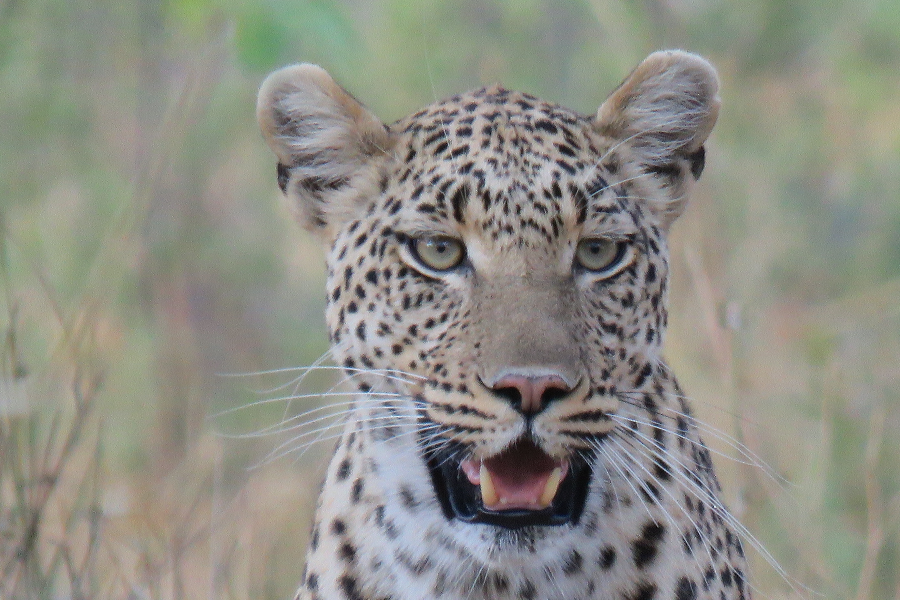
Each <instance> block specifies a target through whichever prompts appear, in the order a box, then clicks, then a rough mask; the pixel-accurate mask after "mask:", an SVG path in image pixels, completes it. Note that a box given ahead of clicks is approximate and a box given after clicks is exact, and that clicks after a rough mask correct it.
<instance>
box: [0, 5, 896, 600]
mask: <svg viewBox="0 0 900 600" xmlns="http://www.w3.org/2000/svg"><path fill="white" fill-rule="evenodd" d="M666 47H680V48H685V49H688V50H692V51H695V52H698V53H701V54H703V55H705V56H707V57H708V58H710V59H711V60H712V61H713V62H714V63H715V64H716V65H717V66H718V67H719V69H720V73H721V76H722V81H723V90H722V97H723V103H724V104H723V111H722V114H721V118H720V121H719V125H718V126H717V129H716V131H715V132H714V134H713V138H712V142H711V144H710V148H709V149H710V152H709V157H710V159H709V162H708V165H707V170H706V173H705V174H704V179H703V181H702V184H701V185H700V186H699V188H698V193H697V196H696V198H695V202H694V204H693V205H692V207H691V208H690V209H689V212H688V214H687V215H686V217H685V218H684V219H683V220H682V222H680V223H679V224H678V225H677V226H676V232H675V239H674V242H673V269H674V271H675V281H674V284H673V298H672V327H671V333H670V336H669V340H668V351H667V355H668V357H669V360H670V362H671V363H672V365H673V367H674V369H675V371H676V372H678V373H679V375H680V377H681V378H682V380H683V383H684V384H685V387H686V389H687V390H688V392H689V393H690V395H691V396H692V397H693V398H694V399H695V402H696V403H697V405H698V408H699V411H700V413H701V415H702V416H703V418H704V419H705V420H706V422H708V423H709V424H710V425H712V426H714V427H716V428H719V429H721V430H723V431H725V432H728V433H729V434H731V435H734V436H736V437H738V438H739V439H741V440H742V441H743V442H744V443H746V444H747V445H748V446H749V447H750V448H751V449H752V450H753V451H754V452H756V453H757V454H759V455H760V456H761V457H762V458H763V459H764V460H765V461H766V462H767V463H768V464H769V465H771V466H772V467H773V469H774V470H775V471H776V472H777V473H779V474H781V475H783V476H784V477H785V478H786V479H787V480H788V481H790V482H792V483H791V484H781V483H779V482H777V481H773V480H772V479H770V478H768V477H766V475H765V474H764V473H763V472H762V470H761V469H759V468H756V467H749V466H746V465H743V464H741V463H739V462H737V461H730V460H728V459H725V458H722V457H719V459H718V460H717V463H718V467H719V469H720V472H721V474H722V479H723V480H724V481H723V483H724V485H725V488H726V490H727V494H728V496H729V498H730V502H731V505H732V506H733V507H734V508H735V511H736V512H737V513H738V515H739V516H740V517H741V519H742V520H743V522H744V523H745V524H746V525H747V526H748V528H749V529H750V530H751V531H752V532H754V534H755V535H756V536H758V538H759V539H760V540H761V542H762V543H763V544H764V546H765V547H766V548H768V549H769V550H770V551H771V552H772V554H773V555H774V556H775V557H776V558H777V560H778V561H779V562H780V564H781V565H782V566H783V567H784V569H785V570H786V572H787V573H788V574H789V575H790V576H791V577H792V578H795V579H797V580H799V581H800V582H803V583H804V584H806V585H808V586H810V588H812V589H813V590H816V591H818V592H821V593H822V594H824V595H825V597H828V598H836V599H838V598H847V599H850V598H853V599H856V600H868V599H873V600H876V599H877V600H882V599H892V598H893V599H900V446H898V444H897V440H898V439H900V196H898V190H900V103H898V102H897V94H898V90H900V11H898V10H897V7H896V3H895V2H894V0H869V1H867V2H849V1H845V2H837V1H835V0H825V1H824V2H823V1H821V0H790V1H784V0H759V1H757V2H753V3H746V2H741V3H739V2H734V1H732V2H728V1H714V0H701V1H698V2H685V1H678V0H668V1H663V0H654V1H649V2H642V3H631V2H624V1H616V0H553V1H551V0H518V1H514V0H507V1H506V2H502V1H499V0H493V1H489V2H485V1H476V0H452V1H451V0H376V1H370V0H347V1H344V2H338V1H332V2H327V1H325V0H266V1H264V2H250V1H248V0H225V1H223V2H212V1H210V0H168V1H154V0H150V1H143V2H138V1H137V0H116V1H112V0H29V1H27V2H23V1H21V0H0V92H2V93H0V289H2V293H0V328H2V333H3V340H2V345H0V365H2V366H0V597H3V598H7V597H9V598H51V597H52V598H56V597H72V598H124V597H142V598H143V597H146V598H154V599H156V598H160V599H162V598H202V597H210V598H251V597H253V598H273V599H274V598H286V597H289V596H290V594H291V593H292V591H293V587H294V585H295V584H296V582H297V581H298V580H299V578H300V571H301V564H302V549H303V548H304V546H305V541H306V533H307V531H306V530H307V526H308V520H309V516H308V515H309V511H310V509H311V506H312V503H313V502H314V497H315V494H316V488H317V484H318V480H319V478H320V476H321V473H322V460H323V457H324V456H326V455H327V453H328V450H329V448H328V446H329V444H328V442H327V441H326V442H323V443H321V444H318V445H315V446H313V447H312V448H311V449H310V450H309V452H308V453H306V454H305V455H304V456H303V457H302V458H297V456H296V454H292V455H289V456H287V457H284V458H281V459H277V460H272V461H266V460H265V457H266V456H267V453H268V452H270V451H271V450H272V449H274V448H278V447H279V445H280V444H282V443H283V442H285V439H286V438H284V437H280V436H275V435H270V436H261V437H253V438H246V439H245V438H233V437H227V436H223V435H221V434H222V433H226V434H242V433H248V432H253V431H256V430H258V429H263V428H265V427H269V426H272V425H275V424H277V423H279V422H280V421H281V420H282V419H283V418H286V417H290V416H291V415H293V414H297V413H299V412H302V411H304V410H308V409H311V408H315V407H316V406H318V405H319V404H325V403H326V400H327V399H316V398H313V399H309V400H297V401H294V402H293V403H290V404H288V403H286V402H280V403H279V402H272V403H256V404H253V403H255V402H258V401H260V400H263V399H266V398H273V397H278V396H279V395H284V394H289V393H291V392H293V391H294V390H295V389H296V390H297V391H298V393H301V394H304V393H313V392H316V391H322V390H327V389H329V387H330V386H331V385H332V381H333V379H332V378H329V377H319V378H318V379H315V381H313V377H310V378H309V380H304V381H303V382H302V385H301V384H299V383H298V384H297V385H296V386H295V385H294V384H293V383H292V378H293V377H294V376H295V374H292V373H290V372H287V373H271V374H260V375H255V376H243V377H233V376H225V375H224V374H241V373H258V372H261V371H266V370H271V369H279V368H283V367H292V366H302V365H308V364H311V363H313V362H314V361H315V360H317V359H318V358H319V357H320V356H321V355H322V354H323V353H324V352H325V351H326V349H327V336H326V334H325V331H324V326H323V323H322V321H323V320H322V315H321V312H322V304H323V301H322V296H323V291H322V289H323V285H322V282H323V273H322V271H323V268H322V266H321V257H322V255H321V251H320V250H319V249H318V248H317V247H316V245H315V244H314V242H312V241H311V240H310V239H309V238H308V237H307V236H306V235H305V234H303V233H302V232H300V231H298V230H297V229H296V228H295V227H294V226H292V223H291V222H290V218H289V213H288V210H287V209H286V208H285V207H284V206H283V205H280V204H279V201H280V200H279V195H278V193H277V187H276V185H275V176H274V162H273V160H272V157H270V156H269V154H268V152H267V150H266V148H264V144H263V143H262V141H261V139H260V136H259V134H258V132H257V130H256V125H255V121H254V102H255V94H256V88H257V86H258V84H259V82H260V81H261V80H262V78H263V77H264V75H265V74H266V73H267V72H268V71H270V70H272V69H274V68H276V67H278V66H281V65H283V64H286V63H289V62H296V61H309V62H317V63H319V64H322V65H323V66H325V67H326V68H328V69H329V71H330V72H331V73H332V74H333V75H334V76H335V77H336V78H337V79H338V80H339V81H341V82H343V83H344V84H345V85H346V86H347V87H348V88H349V89H351V90H352V91H353V92H354V94H355V95H357V96H358V97H359V98H361V99H363V100H364V101H366V102H367V103H368V104H369V105H370V106H371V107H372V108H373V109H374V110H375V111H376V112H377V113H378V114H380V115H381V116H382V117H383V118H384V119H385V120H386V121H391V120H393V119H395V118H398V117H400V116H401V115H403V114H406V113H407V112H409V111H411V110H413V109H416V108H419V107H420V106H422V105H424V104H426V103H428V102H430V101H431V100H433V99H435V98H436V97H443V96H445V95H449V94H452V93H455V92H459V91H462V90H464V89H469V88H473V87H477V86H479V85H483V84H486V83H491V82H494V81H501V82H503V83H504V84H505V85H507V86H509V87H513V88H518V89H522V90H524V91H528V92H532V93H534V94H537V95H539V96H542V97H545V98H547V99H550V100H554V101H557V102H560V103H562V104H565V105H567V106H570V107H573V108H576V109H580V110H582V111H583V112H591V111H593V110H594V109H595V108H596V107H597V106H598V105H599V104H600V102H601V101H602V100H603V99H604V97H605V96H606V94H607V93H608V92H609V91H610V90H611V89H612V88H613V87H614V86H615V84H616V83H617V82H618V81H619V80H620V79H621V78H622V77H623V76H624V75H625V74H626V73H627V71H628V70H629V69H630V68H632V67H633V66H634V65H635V64H637V62H638V61H639V60H640V59H641V58H643V57H644V56H645V55H646V54H648V53H649V52H651V51H652V50H655V49H659V48H666ZM279 385H286V386H287V387H285V388H284V389H283V390H276V391H269V392H266V391H265V390H267V389H272V388H276V387H277V386H279ZM257 390H263V391H261V392H259V391H257ZM251 404H252V406H250V407H249V408H244V409H240V410H233V411H231V412H224V411H229V410H231V409H235V408H236V407H242V406H245V405H251ZM709 441H710V443H711V445H712V446H714V447H715V448H717V449H718V450H720V451H721V452H723V453H724V454H733V452H731V450H730V449H729V448H728V447H727V446H726V445H724V444H720V443H717V440H715V439H710V440H709ZM261 463H263V464H262V466H258V465H260V464H261ZM754 562H755V572H754V577H755V579H754V582H755V585H756V586H757V587H758V588H759V590H760V592H758V593H757V597H759V598H766V597H769V598H801V597H815V596H813V595H811V594H808V593H804V592H803V590H802V588H799V587H795V589H792V588H791V585H790V583H789V582H787V581H785V579H784V578H783V577H781V576H780V575H779V574H778V573H777V572H775V570H773V569H772V568H770V567H768V566H766V564H765V561H764V560H762V559H760V558H759V557H755V558H754Z"/></svg>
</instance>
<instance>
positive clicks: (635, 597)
mask: <svg viewBox="0 0 900 600" xmlns="http://www.w3.org/2000/svg"><path fill="white" fill-rule="evenodd" d="M655 597H656V584H654V583H650V582H649V581H642V582H641V583H639V584H638V586H637V589H635V590H634V592H632V593H631V594H629V595H628V596H627V598H628V600H653V599H654V598H655Z"/></svg>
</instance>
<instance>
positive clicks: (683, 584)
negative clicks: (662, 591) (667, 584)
mask: <svg viewBox="0 0 900 600" xmlns="http://www.w3.org/2000/svg"><path fill="white" fill-rule="evenodd" d="M696 598H697V584H696V583H694V582H693V581H691V580H690V579H688V578H687V577H682V578H681V579H679V580H678V586H677V587H676V588H675V600H696Z"/></svg>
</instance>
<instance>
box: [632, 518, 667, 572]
mask: <svg viewBox="0 0 900 600" xmlns="http://www.w3.org/2000/svg"><path fill="white" fill-rule="evenodd" d="M665 533H666V528H665V527H664V526H663V525H661V524H660V523H657V522H655V521H650V522H648V523H647V524H646V525H644V529H643V530H642V531H641V537H640V538H638V539H637V540H635V541H634V542H633V543H632V555H633V557H634V565H635V566H636V567H637V568H639V569H643V568H645V567H646V566H647V565H649V564H650V563H651V562H653V560H654V559H655V558H656V555H657V553H658V552H659V543H660V542H661V541H662V539H663V537H664V536H665Z"/></svg>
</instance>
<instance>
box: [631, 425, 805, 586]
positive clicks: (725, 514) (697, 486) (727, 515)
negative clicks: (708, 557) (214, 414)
mask: <svg viewBox="0 0 900 600" xmlns="http://www.w3.org/2000/svg"><path fill="white" fill-rule="evenodd" d="M631 431H634V430H631ZM635 434H636V435H639V436H641V437H643V438H644V439H647V440H648V442H649V443H652V444H653V445H654V446H655V447H657V449H658V450H662V451H663V454H664V455H665V456H666V458H667V459H668V460H670V461H672V462H674V463H675V464H676V465H678V466H679V467H681V469H683V471H685V472H692V471H693V470H694V469H691V468H690V467H688V466H687V465H685V464H684V463H683V462H682V461H681V460H679V459H678V458H677V457H676V456H675V455H673V454H672V453H669V452H665V449H664V448H659V446H658V442H656V440H651V439H649V438H647V437H646V436H645V435H644V434H643V433H641V432H639V431H636V432H635ZM618 437H619V438H620V439H625V438H623V437H622V436H621V435H619V436H618ZM641 445H642V446H643V447H644V448H646V449H647V450H650V448H649V447H648V446H646V445H645V444H641ZM648 458H652V457H648ZM664 470H666V471H667V472H668V473H669V475H671V476H672V477H673V478H675V479H676V480H677V481H679V482H680V483H681V484H682V485H685V486H687V488H688V489H689V490H691V491H692V492H694V494H695V497H697V498H698V499H701V500H705V501H706V502H707V503H708V504H709V507H710V509H711V510H714V511H715V512H716V514H717V515H718V516H719V517H720V518H722V519H723V520H724V521H726V522H727V523H728V524H729V525H731V526H732V527H733V528H734V529H735V530H737V533H738V534H739V535H740V536H741V537H742V538H744V539H745V540H747V541H748V542H749V543H750V546H751V547H752V548H753V549H754V550H756V551H757V552H759V554H760V555H761V556H762V557H763V559H764V560H765V561H766V562H767V563H768V564H769V566H770V567H772V568H773V569H774V570H775V572H776V573H777V574H778V575H779V576H780V577H781V578H783V579H784V580H785V581H786V582H788V584H789V585H791V587H792V588H793V589H794V590H795V591H797V590H796V587H795V586H799V587H801V588H803V589H804V590H806V591H807V592H812V593H815V592H814V591H813V590H812V589H811V588H809V587H807V586H805V585H804V584H802V583H801V582H799V581H797V580H796V579H794V578H793V577H791V576H790V575H789V574H788V573H787V571H786V570H785V569H784V568H783V567H782V566H781V565H780V564H779V563H778V561H777V560H776V559H775V557H774V556H772V554H771V553H770V552H769V551H768V550H766V548H765V546H764V545H763V544H762V542H760V541H759V540H758V539H757V538H756V537H755V536H754V535H753V534H752V533H750V530H749V529H747V527H746V526H745V525H744V524H743V523H741V522H740V520H738V519H737V518H736V517H735V516H734V515H732V514H731V512H730V511H729V510H728V508H727V507H726V506H725V504H724V502H722V500H720V499H719V497H718V494H717V492H716V491H715V490H713V489H711V488H710V487H709V485H708V484H707V483H705V482H704V483H701V482H699V481H695V480H693V479H691V478H689V477H687V476H686V475H685V473H684V472H682V471H679V470H677V469H664ZM698 492H699V493H700V495H699V496H698V495H697V493H698ZM701 496H702V497H701ZM747 584H748V585H750V583H749V581H748V582H747Z"/></svg>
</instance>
